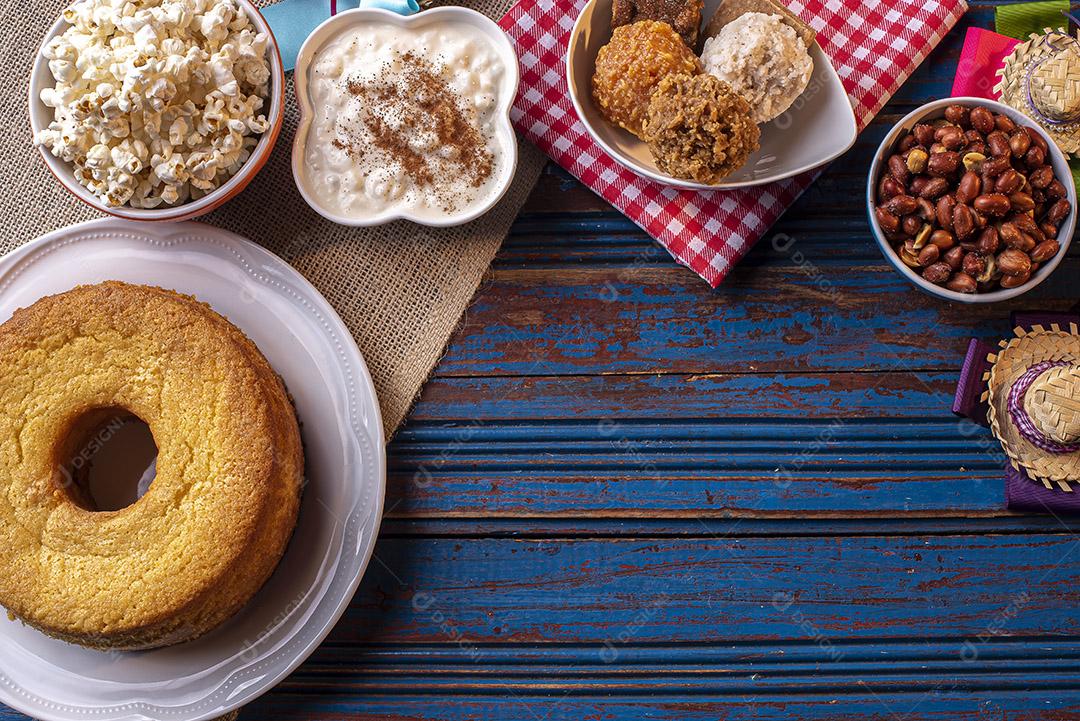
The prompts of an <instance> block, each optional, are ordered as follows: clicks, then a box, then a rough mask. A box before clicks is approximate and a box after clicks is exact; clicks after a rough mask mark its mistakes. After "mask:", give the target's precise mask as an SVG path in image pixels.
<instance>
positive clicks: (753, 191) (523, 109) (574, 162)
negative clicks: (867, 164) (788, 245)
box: [500, 0, 967, 286]
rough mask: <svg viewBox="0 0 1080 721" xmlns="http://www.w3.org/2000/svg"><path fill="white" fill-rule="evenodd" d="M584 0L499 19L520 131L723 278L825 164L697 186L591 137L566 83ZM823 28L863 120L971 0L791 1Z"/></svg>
mask: <svg viewBox="0 0 1080 721" xmlns="http://www.w3.org/2000/svg"><path fill="white" fill-rule="evenodd" d="M585 3H586V0H521V1H520V2H519V3H518V4H517V5H516V6H514V8H513V9H511V10H510V12H509V13H507V14H506V16H505V17H503V18H502V20H501V21H500V25H502V27H503V29H504V30H506V32H507V33H508V34H509V35H510V38H511V40H512V41H513V43H514V44H515V46H516V47H517V51H518V57H519V58H520V60H521V90H520V92H519V93H518V98H517V101H516V103H515V105H514V111H513V118H514V122H515V124H516V125H517V128H518V130H520V131H521V133H522V134H524V135H525V136H526V137H528V138H529V139H530V140H532V142H534V143H536V144H537V145H538V146H539V147H540V149H541V150H543V151H544V152H546V153H547V154H548V155H550V156H551V157H552V158H554V159H555V161H556V162H558V163H559V165H561V166H562V167H564V168H566V169H567V170H568V171H569V172H570V173H572V174H573V175H574V176H575V177H577V178H578V179H580V180H581V182H583V183H584V184H585V185H587V186H589V187H590V188H592V189H593V190H594V191H596V192H597V193H598V194H599V195H600V196H602V197H603V198H604V199H605V200H607V201H608V202H610V203H611V204H612V205H614V206H615V207H616V208H618V209H619V210H621V211H622V212H623V213H625V214H626V215H627V216H628V217H629V218H630V219H631V220H633V221H634V222H635V223H637V224H638V225H640V226H641V227H642V228H644V229H645V231H646V232H648V233H649V234H650V235H651V236H653V237H654V238H656V239H657V240H658V241H659V242H660V244H661V245H663V246H664V247H665V248H667V250H668V252H670V253H671V254H672V255H673V256H674V257H675V259H676V260H678V261H679V262H680V263H682V264H683V265H686V266H689V267H690V268H691V269H693V270H694V272H696V273H697V274H698V275H700V276H701V277H702V278H704V279H705V280H706V281H708V282H709V284H710V285H712V286H716V285H718V284H719V283H720V281H722V280H723V279H724V277H725V276H726V275H727V274H728V272H729V271H730V270H731V268H732V267H733V266H734V265H735V264H736V263H737V262H738V261H739V260H740V259H741V258H742V257H743V256H744V255H745V254H746V253H747V251H749V250H750V248H751V247H752V246H753V245H754V243H755V242H757V240H758V239H759V238H760V237H761V236H762V234H764V233H765V231H766V230H768V229H769V227H770V226H771V225H772V224H773V223H774V222H776V219H777V218H779V217H780V214H781V213H783V212H784V211H785V210H786V209H787V208H788V206H790V205H791V204H792V203H793V202H794V201H795V199H796V198H798V197H799V195H800V194H801V193H802V192H803V191H804V190H806V188H807V187H809V185H810V184H811V183H812V182H813V181H814V179H815V178H817V176H818V175H820V173H821V172H822V169H820V168H819V169H817V170H813V171H809V172H807V173H804V174H802V175H799V176H796V177H794V178H790V179H788V180H784V181H781V182H777V183H772V184H770V185H766V186H761V187H757V188H749V189H744V190H731V191H711V192H694V191H689V190H676V189H674V188H670V187H667V186H663V185H659V184H657V183H653V182H651V181H648V180H645V179H644V178H641V177H639V176H637V175H635V174H634V173H632V172H630V171H629V170H626V169H625V168H623V167H622V166H620V165H619V164H618V163H616V162H615V161H614V160H612V159H611V158H610V157H608V156H607V155H606V154H605V153H604V152H603V151H602V150H601V149H600V147H599V146H598V145H597V144H596V143H594V142H593V141H592V139H591V138H590V137H589V136H588V134H587V133H586V132H585V128H584V127H583V126H582V125H581V123H580V122H579V121H578V118H577V115H576V114H575V113H574V108H573V105H572V104H571V103H570V98H569V94H568V90H567V86H566V62H565V60H566V48H567V43H568V39H569V36H570V30H571V28H572V27H573V25H574V20H575V19H576V18H577V16H578V14H579V13H580V12H581V9H582V8H583V7H584V6H585ZM787 4H788V6H789V7H790V8H791V9H792V10H793V11H795V12H796V13H798V14H799V16H800V17H802V18H803V19H804V20H806V21H807V22H808V23H810V25H811V26H813V28H814V29H815V30H816V31H817V32H818V42H819V43H820V44H821V47H822V49H823V50H824V51H825V53H826V54H827V55H828V56H829V57H830V58H831V60H832V62H833V65H834V67H835V68H836V71H837V73H839V75H840V78H841V79H842V80H843V82H844V87H845V88H846V89H847V91H848V95H849V96H850V97H851V102H852V105H853V107H854V108H855V118H856V120H857V121H858V124H859V128H860V129H861V128H864V127H865V126H866V125H867V123H869V122H870V120H871V119H872V118H873V117H874V115H876V114H877V112H878V111H879V110H881V108H882V106H884V105H885V103H886V102H887V101H888V100H889V98H890V97H892V94H893V93H894V92H896V90H897V88H899V87H900V85H901V84H902V83H903V82H904V81H905V80H907V78H908V76H909V75H911V73H912V71H913V70H914V69H915V68H916V67H918V65H919V64H920V63H921V62H922V61H923V60H924V59H925V58H926V56H927V55H928V54H929V53H930V51H931V50H932V49H933V48H934V47H935V46H936V45H937V44H938V42H940V40H941V38H942V37H944V36H945V34H946V33H947V32H948V31H949V30H950V29H951V28H952V26H953V25H954V24H956V21H957V20H959V19H960V17H961V16H962V15H963V14H964V11H965V10H966V9H967V4H966V3H965V2H964V0H888V2H884V1H882V2H862V0H787Z"/></svg>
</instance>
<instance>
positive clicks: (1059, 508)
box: [953, 311, 1080, 513]
mask: <svg viewBox="0 0 1080 721" xmlns="http://www.w3.org/2000/svg"><path fill="white" fill-rule="evenodd" d="M1012 321H1013V327H1014V328H1015V327H1017V326H1019V327H1022V328H1027V329H1030V328H1031V327H1032V326H1035V325H1041V326H1044V327H1048V326H1050V325H1051V324H1053V323H1058V324H1060V325H1068V324H1069V323H1080V314H1077V313H1040V312H1034V311H1033V312H1017V313H1013V316H1012ZM976 343H979V341H977V340H972V342H971V345H969V346H968V356H967V358H966V359H965V360H964V372H965V373H966V374H968V375H965V376H962V377H961V379H960V385H958V387H957V399H960V391H961V388H960V386H961V385H963V384H964V382H965V379H967V381H968V382H969V383H971V384H974V385H976V386H977V387H978V393H974V392H973V391H972V390H969V391H968V392H967V393H966V394H965V397H967V398H970V397H971V396H972V395H974V397H975V398H976V399H977V398H978V397H979V394H981V393H982V390H983V389H984V387H985V384H984V383H983V382H982V374H983V372H984V371H985V365H986V364H985V363H983V364H982V365H981V366H979V368H978V372H977V373H976V372H975V371H974V370H973V369H969V365H978V364H976V363H975V362H974V360H973V358H978V357H981V358H983V359H984V361H985V358H986V354H987V353H990V352H994V351H995V349H994V348H993V347H992V346H987V345H986V344H985V343H983V344H981V345H982V348H983V349H985V350H981V349H980V350H979V353H978V354H976V355H974V356H973V353H972V349H973V348H974V347H975V344H976ZM971 378H978V379H979V380H978V382H977V383H975V382H974V381H972V380H970V379H971ZM953 412H955V413H961V414H963V415H969V417H971V419H972V420H973V421H976V422H978V421H980V417H981V421H982V423H983V424H984V425H985V424H986V407H985V405H983V406H982V408H981V409H976V408H975V407H974V406H972V405H971V404H968V405H963V406H961V407H960V408H959V409H958V405H957V402H956V401H954V403H953ZM969 412H974V413H975V414H977V415H979V416H980V417H975V416H971V415H970V413H969ZM1005 505H1006V506H1008V507H1009V508H1010V509H1011V510H1014V511H1032V512H1036V513H1080V491H1077V492H1073V493H1066V492H1064V491H1062V490H1060V489H1056V488H1054V489H1051V488H1047V487H1045V486H1044V485H1043V484H1041V483H1039V482H1038V481H1033V480H1032V479H1031V478H1029V477H1028V476H1027V475H1026V474H1025V473H1024V472H1023V471H1018V470H1016V469H1015V468H1013V467H1012V464H1011V463H1010V464H1007V465H1006V468H1005Z"/></svg>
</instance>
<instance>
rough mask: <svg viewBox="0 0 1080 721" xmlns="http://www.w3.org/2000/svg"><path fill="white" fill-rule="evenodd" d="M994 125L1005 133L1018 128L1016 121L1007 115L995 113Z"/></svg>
mask: <svg viewBox="0 0 1080 721" xmlns="http://www.w3.org/2000/svg"><path fill="white" fill-rule="evenodd" d="M994 127H995V128H997V129H998V130H1000V131H1001V132H1003V133H1011V132H1012V131H1014V130H1016V123H1014V122H1013V121H1012V118H1010V117H1009V116H1007V115H995V116H994Z"/></svg>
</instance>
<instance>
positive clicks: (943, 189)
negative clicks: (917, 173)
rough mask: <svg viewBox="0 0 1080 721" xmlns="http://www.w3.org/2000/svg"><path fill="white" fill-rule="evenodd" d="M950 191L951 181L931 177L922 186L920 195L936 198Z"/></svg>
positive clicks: (921, 196) (931, 198)
mask: <svg viewBox="0 0 1080 721" xmlns="http://www.w3.org/2000/svg"><path fill="white" fill-rule="evenodd" d="M948 191H949V181H948V180H945V178H930V179H929V180H928V181H927V182H926V183H925V184H924V185H923V186H922V188H920V189H919V193H918V195H919V197H920V198H928V199H930V200H934V199H935V198H940V197H941V196H942V195H944V194H945V193H947V192H948Z"/></svg>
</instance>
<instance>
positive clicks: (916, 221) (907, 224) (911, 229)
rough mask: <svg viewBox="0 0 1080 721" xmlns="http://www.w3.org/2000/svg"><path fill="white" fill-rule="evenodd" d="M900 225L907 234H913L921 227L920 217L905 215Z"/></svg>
mask: <svg viewBox="0 0 1080 721" xmlns="http://www.w3.org/2000/svg"><path fill="white" fill-rule="evenodd" d="M900 227H901V228H903V229H904V232H905V233H907V234H908V235H915V234H916V233H918V232H919V231H920V230H921V229H922V227H923V222H922V219H921V218H919V216H917V215H905V216H904V219H903V220H902V221H901V222H900Z"/></svg>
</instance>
